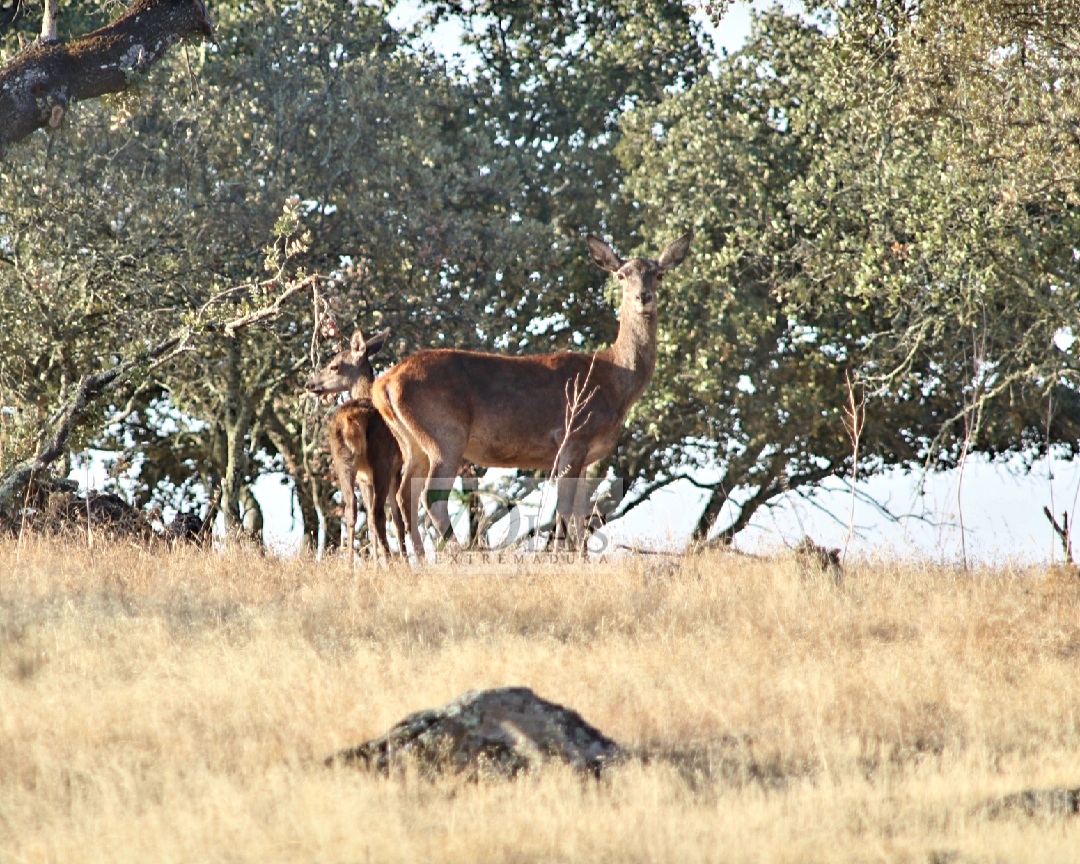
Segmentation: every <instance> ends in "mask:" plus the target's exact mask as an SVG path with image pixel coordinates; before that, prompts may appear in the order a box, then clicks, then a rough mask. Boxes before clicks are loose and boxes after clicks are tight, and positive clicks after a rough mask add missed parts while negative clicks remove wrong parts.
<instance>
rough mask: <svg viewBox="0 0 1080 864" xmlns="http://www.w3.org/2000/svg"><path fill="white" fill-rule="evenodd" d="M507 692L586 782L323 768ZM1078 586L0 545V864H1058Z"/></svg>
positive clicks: (853, 573) (906, 573) (561, 773)
mask: <svg viewBox="0 0 1080 864" xmlns="http://www.w3.org/2000/svg"><path fill="white" fill-rule="evenodd" d="M505 685H525V686H529V687H531V688H532V689H533V690H534V691H536V692H537V693H538V694H539V695H540V696H543V697H545V698H547V699H551V700H553V701H556V702H559V703H562V704H564V705H567V706H569V707H572V708H574V709H576V710H577V711H579V712H580V713H581V714H582V715H583V716H584V717H585V719H586V720H588V721H589V722H590V723H592V724H593V725H595V726H597V727H598V728H599V729H600V730H602V731H603V732H604V733H606V734H608V735H609V736H611V737H613V738H614V739H616V740H617V741H618V742H620V743H621V744H622V745H624V746H626V747H628V748H630V749H631V750H632V751H634V752H635V753H636V754H638V755H639V756H641V757H642V758H641V759H640V760H635V761H632V762H631V763H630V764H629V765H627V766H625V767H623V768H621V769H618V770H616V771H615V772H613V773H612V774H611V775H610V777H608V778H607V779H606V780H604V781H602V782H600V783H594V782H584V783H583V782H582V781H581V780H579V779H578V778H577V777H574V776H572V775H571V774H570V773H569V772H568V771H565V770H557V769H551V770H545V771H544V772H543V773H541V774H540V775H539V776H534V777H530V778H527V779H525V780H523V781H517V782H513V783H508V784H481V785H479V786H473V785H467V784H464V783H461V782H457V781H454V780H447V781H443V782H439V783H435V784H431V783H428V782H426V781H422V780H419V779H417V778H415V777H411V778H404V779H401V778H399V779H393V780H383V779H380V778H376V777H369V776H365V775H363V774H360V773H357V772H354V771H351V770H328V769H326V768H325V767H323V764H322V759H323V757H325V756H326V755H328V754H330V753H331V752H333V751H334V750H336V749H338V748H341V747H345V746H351V745H354V744H357V743H359V742H360V741H362V740H364V739H366V738H369V737H373V736H375V735H378V734H381V733H382V732H383V731H385V730H386V728H387V727H389V726H390V725H391V724H393V723H394V722H396V721H397V720H399V719H401V717H402V716H404V715H405V714H407V713H409V712H411V711H414V710H417V709H420V708H425V707H431V706H435V705H439V704H442V703H444V702H447V701H449V700H450V699H452V698H454V697H456V696H458V695H460V694H461V693H462V692H464V691H465V690H468V689H476V688H482V687H494V686H505ZM1078 785H1080V580H1078V579H1077V578H1076V577H1075V576H1073V575H1072V574H1069V573H1066V572H1057V571H1045V570H1021V569H1010V570H997V571H995V570H984V571H979V572H976V573H970V574H963V573H960V572H957V571H955V570H949V569H943V568H935V567H929V566H920V565H908V564H874V565H869V564H868V565H863V566H856V567H853V568H849V570H848V572H847V574H846V576H845V579H844V581H843V583H842V585H840V586H837V585H835V584H834V583H833V582H832V580H831V579H829V578H828V577H826V576H824V575H820V574H816V573H811V572H806V571H805V570H804V569H802V568H800V567H799V565H798V564H797V563H796V562H794V561H793V560H777V561H758V560H753V559H746V558H739V557H735V556H725V555H720V554H717V555H712V556H703V557H696V558H688V559H685V560H679V559H670V560H669V559H665V558H662V557H648V558H631V559H626V560H622V561H618V562H608V563H581V564H558V565H556V564H546V563H543V562H527V563H524V564H520V565H514V564H506V563H503V564H490V565H485V564H458V565H439V566H428V567H423V568H420V569H417V570H410V569H408V568H404V567H395V568H392V569H389V570H373V569H366V568H364V567H360V568H358V569H357V570H355V571H352V570H350V569H349V568H348V567H347V566H346V565H345V564H343V563H342V562H339V561H325V562H314V561H312V560H310V559H304V558H297V559H290V560H280V559H276V558H264V557H261V556H259V555H257V554H254V553H244V552H232V553H229V554H227V555H226V554H221V553H216V552H199V551H194V550H180V551H178V552H177V553H175V554H172V555H165V554H150V553H147V552H141V551H139V550H136V549H132V548H125V547H106V548H98V549H95V550H87V549H85V548H80V547H73V546H59V545H55V544H52V543H48V542H43V541H38V540H35V539H33V538H28V537H24V538H23V542H22V544H21V545H19V544H18V543H17V542H16V541H14V540H11V541H0V861H4V862H7V861H9V860H10V861H32V862H38V861H74V860H79V861H145V860H153V861H162V862H167V861H220V860H229V861H361V860H375V861H486V862H487V861H538V860H539V861H613V862H614V861H714V860H730V861H791V862H795V861H799V862H802V861H835V860H848V861H872V860H885V861H904V860H910V861H928V860H938V861H947V860H956V861H969V860H970V861H1012V860H1039V861H1062V862H1065V861H1070V862H1071V861H1075V860H1076V849H1078V848H1080V828H1078V827H1077V826H1078V825H1080V820H1077V819H1072V820H1067V819H1066V820H1059V821H1057V822H1050V821H1048V820H1046V819H1041V818H1036V819H1031V818H1028V817H1025V816H1021V815H1011V816H1008V817H1000V818H997V819H990V818H988V816H987V815H986V813H985V812H983V810H981V809H980V805H981V804H982V803H983V802H985V801H987V800H989V799H991V798H993V797H994V796H999V795H1003V794H1006V793H1009V792H1013V791H1017V790H1020V789H1024V788H1029V787H1046V786H1073V787H1075V786H1078Z"/></svg>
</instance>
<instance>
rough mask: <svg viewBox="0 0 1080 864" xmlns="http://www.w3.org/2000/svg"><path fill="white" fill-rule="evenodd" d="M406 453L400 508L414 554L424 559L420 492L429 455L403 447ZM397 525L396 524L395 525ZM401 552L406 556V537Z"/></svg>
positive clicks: (404, 455)
mask: <svg viewBox="0 0 1080 864" xmlns="http://www.w3.org/2000/svg"><path fill="white" fill-rule="evenodd" d="M402 450H403V451H405V452H403V453H402V456H403V457H404V460H405V467H404V469H403V470H402V473H401V483H400V485H399V486H398V491H397V500H398V507H399V509H400V511H401V514H402V516H403V517H404V519H405V523H406V524H407V525H408V527H409V537H410V538H411V539H412V547H413V554H414V555H415V556H416V557H417V558H423V557H424V540H423V538H422V537H421V536H420V491H421V484H422V483H423V482H424V481H423V480H422V478H424V477H427V472H428V460H427V455H426V454H425V453H424V452H423V451H422V450H420V448H419V447H416V446H409V447H402ZM395 524H396V523H395ZM401 551H402V554H405V540H404V536H403V537H402V541H401Z"/></svg>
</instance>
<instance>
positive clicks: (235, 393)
mask: <svg viewBox="0 0 1080 864" xmlns="http://www.w3.org/2000/svg"><path fill="white" fill-rule="evenodd" d="M240 360H241V357H240V340H239V339H237V338H235V337H234V338H233V339H230V340H229V348H228V357H227V360H226V368H225V376H226V385H225V386H226V392H225V478H224V480H223V482H222V484H221V512H222V513H224V514H225V536H226V537H235V536H237V535H238V534H240V533H243V532H244V521H243V518H242V514H241V510H240V504H241V500H242V498H243V490H244V487H245V485H246V483H247V468H248V454H247V435H248V432H250V431H251V427H252V424H253V423H254V422H255V411H254V409H253V408H252V402H253V400H252V399H251V398H250V397H249V394H245V393H244V392H243V382H242V381H241V376H240Z"/></svg>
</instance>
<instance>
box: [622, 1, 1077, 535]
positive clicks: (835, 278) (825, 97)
mask: <svg viewBox="0 0 1080 864" xmlns="http://www.w3.org/2000/svg"><path fill="white" fill-rule="evenodd" d="M861 9H863V7H861V6H860V5H859V4H854V5H853V7H852V13H853V14H854V13H855V12H858V11H859V10H861ZM841 26H842V27H843V26H848V20H847V19H842V20H841ZM840 32H841V35H835V34H834V35H825V34H824V33H823V32H821V31H819V30H818V29H816V28H815V27H813V26H811V25H809V24H807V23H804V22H802V21H800V20H799V19H796V18H791V17H785V16H782V15H779V14H769V15H766V16H764V17H761V18H759V19H757V21H756V23H755V30H754V34H753V36H752V37H751V40H750V43H749V44H748V45H747V46H746V48H745V49H744V50H742V51H741V52H739V53H737V54H736V55H734V56H733V57H731V58H729V59H727V60H725V61H723V62H721V63H720V66H719V70H718V75H717V77H716V78H715V80H711V79H710V80H703V81H701V82H699V83H698V84H697V85H696V86H695V87H693V88H691V89H690V90H689V91H687V92H685V93H679V94H674V95H672V96H671V97H670V98H669V99H667V100H666V101H665V102H663V103H661V104H660V105H658V106H655V107H652V108H649V109H645V110H638V111H635V112H632V113H630V114H628V115H626V116H625V117H624V121H623V122H624V125H625V128H626V139H625V140H624V142H623V144H622V145H621V147H620V156H621V158H622V160H623V163H624V165H626V166H627V167H632V168H633V173H632V176H631V178H630V180H629V182H628V185H627V188H628V190H629V191H630V192H631V193H632V194H633V195H634V197H635V198H636V200H638V201H639V202H640V203H641V204H642V205H643V209H645V210H646V212H647V213H649V214H651V217H652V219H653V220H654V221H652V222H647V223H646V224H647V226H650V227H647V228H646V230H645V232H644V233H646V234H657V233H664V232H665V231H666V232H667V233H672V232H674V231H675V230H677V229H678V228H679V227H681V226H683V225H686V224H692V225H693V226H694V228H695V230H696V231H697V236H698V239H697V241H696V242H695V255H694V256H693V260H692V264H693V267H694V269H693V271H692V272H687V271H683V272H680V273H678V274H675V276H674V278H673V279H672V280H670V282H669V284H668V287H667V292H668V294H667V297H666V298H665V303H664V304H663V307H662V313H661V314H662V317H663V324H664V333H663V337H662V343H663V344H662V346H661V351H662V356H663V360H662V362H661V365H660V373H659V375H658V380H657V382H656V383H655V384H654V386H653V387H652V388H651V390H650V392H649V393H647V394H646V397H645V400H643V402H642V403H641V405H640V406H639V410H638V412H637V415H638V416H639V417H640V418H648V422H647V423H646V422H644V420H642V421H639V423H638V425H637V427H636V428H635V440H634V443H633V444H632V445H631V449H633V448H634V447H636V448H637V449H638V450H639V452H640V453H641V458H642V459H646V458H648V459H649V461H650V462H651V465H650V469H649V471H647V472H645V473H647V474H652V475H656V474H658V473H664V472H666V473H667V475H668V476H669V477H670V476H676V475H677V473H678V472H679V471H680V470H681V469H683V468H685V466H686V465H687V463H691V464H692V463H693V462H695V461H696V460H698V459H699V454H700V453H701V452H702V451H706V452H709V453H711V454H712V456H713V458H714V459H715V460H716V462H717V463H718V464H719V465H720V466H721V468H722V470H723V472H724V473H723V476H722V478H721V480H720V482H719V484H717V486H716V489H717V491H718V493H719V494H720V495H721V496H723V495H726V492H725V491H724V490H727V491H730V490H732V489H734V488H736V487H743V488H748V489H749V490H750V493H751V496H752V497H751V499H750V501H749V504H748V506H747V507H744V508H743V511H742V512H741V513H738V514H737V515H736V517H735V518H734V519H733V521H732V524H731V525H730V526H727V527H728V528H729V530H737V529H738V528H739V527H741V525H742V524H744V523H745V520H746V518H748V511H749V512H752V510H753V509H754V507H756V506H758V505H759V504H761V503H764V502H765V501H767V500H768V499H769V498H770V497H772V496H774V495H776V494H777V493H779V492H780V491H782V490H783V489H786V488H794V487H796V486H798V485H801V484H803V483H806V482H813V481H815V480H817V479H820V478H821V477H822V476H825V475H828V474H831V473H844V474H847V473H849V472H850V470H851V467H852V459H853V457H852V446H851V441H850V440H849V436H848V434H847V424H848V421H847V420H846V418H845V416H844V413H843V409H844V406H845V405H846V404H848V401H849V398H851V394H850V393H849V391H848V386H849V385H848V383H847V382H848V379H849V376H850V377H851V379H852V380H854V381H856V382H858V391H857V392H856V394H855V397H856V398H857V399H858V398H861V394H862V393H863V392H869V393H870V394H871V396H872V398H871V401H870V403H869V406H868V409H867V425H866V428H865V430H864V432H863V435H864V438H863V441H862V442H861V445H862V446H861V449H862V453H861V458H862V461H861V462H860V465H859V468H860V470H861V471H862V472H867V471H873V470H880V469H881V468H883V467H885V466H888V465H904V464H908V463H912V462H927V461H929V462H931V463H934V464H950V463H952V462H954V461H955V460H956V459H957V458H958V456H959V453H960V452H961V449H962V441H963V438H964V436H965V434H966V433H968V432H973V430H974V428H975V426H976V425H979V423H978V422H977V419H976V418H978V420H979V421H981V430H980V434H979V435H977V436H976V437H975V442H974V444H975V447H976V448H977V449H982V450H985V451H989V452H992V453H1004V452H1015V451H1025V450H1027V451H1028V452H1030V447H1031V445H1032V444H1033V443H1037V442H1039V441H1043V440H1045V437H1046V435H1047V434H1050V435H1051V437H1052V438H1054V439H1056V440H1058V441H1061V442H1063V443H1066V444H1068V445H1070V446H1072V445H1073V444H1074V443H1075V441H1076V434H1077V432H1078V431H1080V428H1078V427H1077V425H1076V424H1077V421H1078V419H1080V412H1078V410H1077V409H1078V407H1080V405H1078V404H1077V399H1076V393H1075V380H1074V379H1073V378H1072V375H1071V371H1070V370H1071V368H1072V366H1073V361H1072V359H1071V356H1069V355H1070V352H1062V351H1059V350H1058V349H1057V348H1056V347H1055V344H1054V339H1055V335H1058V334H1061V333H1062V332H1077V331H1076V327H1077V325H1078V324H1080V321H1077V315H1078V314H1080V305H1078V303H1077V298H1076V296H1075V294H1074V291H1075V287H1074V286H1075V283H1076V276H1077V262H1076V253H1075V251H1074V246H1073V240H1074V238H1075V237H1076V231H1077V227H1078V226H1077V223H1076V216H1077V214H1076V213H1075V210H1074V208H1073V207H1072V206H1071V204H1070V203H1069V194H1068V193H1067V192H1065V191H1064V190H1062V191H1061V192H1060V193H1059V194H1055V193H1054V192H1053V190H1051V191H1049V192H1048V193H1047V194H1046V195H1045V196H1044V197H1043V199H1042V200H1041V201H1040V202H1039V203H1038V204H1035V203H1030V204H1027V205H1022V204H1019V203H1017V202H1015V201H1012V200H1009V199H1008V197H1007V196H1005V195H1003V194H1002V188H1003V187H1002V185H1001V184H1003V183H1006V182H1008V176H1009V172H1007V171H1006V170H1005V166H1003V165H998V166H997V168H998V170H997V172H996V173H994V172H990V171H989V170H988V169H987V168H986V167H983V168H981V169H980V171H979V172H978V173H977V174H976V173H973V172H972V170H971V169H970V166H969V163H968V162H962V163H959V164H958V163H954V162H951V161H949V160H948V159H947V158H946V156H945V154H946V153H948V152H949V149H950V148H951V147H952V146H953V142H952V141H950V140H948V135H949V134H950V133H951V132H952V131H953V127H952V126H951V125H950V124H948V123H940V124H938V123H923V122H913V121H912V119H911V116H910V114H909V113H908V112H906V111H904V110H901V109H900V107H899V104H898V103H897V101H896V99H895V98H894V100H893V101H892V102H890V101H889V99H888V98H887V97H886V95H885V94H889V93H892V94H896V93H897V91H898V88H899V86H900V84H901V82H902V81H903V77H902V71H901V68H902V67H901V65H900V63H899V60H897V58H896V57H894V56H891V55H890V54H889V53H888V52H887V51H882V52H879V53H878V54H877V55H875V56H876V65H875V66H873V68H871V67H870V66H869V65H868V66H867V67H866V68H864V69H863V74H864V75H865V76H867V77H866V78H865V79H864V81H863V87H862V91H861V93H862V94H863V96H865V95H866V94H872V95H873V96H874V98H862V97H860V96H853V95H852V93H851V89H850V87H849V84H850V78H849V72H850V70H848V69H847V68H846V67H844V66H843V64H842V63H838V58H840V59H841V60H842V59H843V58H844V57H846V56H847V54H846V53H845V52H846V50H847V49H846V48H845V31H843V30H841V31H840ZM990 179H993V180H994V181H995V182H994V183H988V182H987V181H988V180H990ZM1063 354H1064V355H1066V356H1064V357H1063V356H1062V355H1063ZM1048 392H1052V393H1053V395H1054V399H1053V402H1054V405H1055V407H1056V408H1057V409H1058V411H1057V414H1056V415H1055V416H1054V417H1053V422H1052V426H1051V428H1050V429H1049V430H1048V429H1047V428H1046V416H1047V402H1046V399H1045V395H1046V394H1047V393H1048ZM673 444H675V445H676V446H674V447H673V446H672V445H673Z"/></svg>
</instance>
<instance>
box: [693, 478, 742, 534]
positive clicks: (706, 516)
mask: <svg viewBox="0 0 1080 864" xmlns="http://www.w3.org/2000/svg"><path fill="white" fill-rule="evenodd" d="M727 501H728V495H727V491H726V490H725V489H724V486H723V485H722V484H717V485H716V486H713V489H712V493H711V494H710V495H709V500H708V502H707V503H706V504H705V509H704V510H703V511H702V513H701V516H699V517H698V521H697V525H695V526H694V533H693V534H691V535H690V542H691V543H695V544H698V543H704V542H706V541H707V540H708V539H709V533H710V532H711V531H712V529H713V526H714V525H715V524H716V520H717V519H719V518H720V512H721V511H722V510H723V509H724V505H725V504H727ZM721 537H722V538H723V539H721ZM721 537H718V538H717V542H718V543H723V544H724V545H725V546H727V545H730V544H731V537H732V535H731V534H730V533H729V532H727V531H724V532H722V533H721Z"/></svg>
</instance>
